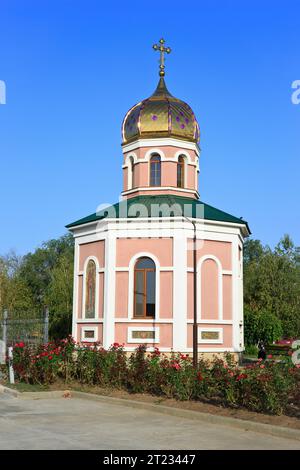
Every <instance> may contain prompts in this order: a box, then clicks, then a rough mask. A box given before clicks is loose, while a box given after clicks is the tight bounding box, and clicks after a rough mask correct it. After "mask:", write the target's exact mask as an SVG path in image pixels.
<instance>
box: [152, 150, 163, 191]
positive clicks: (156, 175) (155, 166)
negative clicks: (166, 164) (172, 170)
mask: <svg viewBox="0 0 300 470" xmlns="http://www.w3.org/2000/svg"><path fill="white" fill-rule="evenodd" d="M150 186H161V159H160V156H159V155H158V154H157V153H155V154H154V155H152V157H151V160H150Z"/></svg>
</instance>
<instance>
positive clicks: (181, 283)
mask: <svg viewBox="0 0 300 470" xmlns="http://www.w3.org/2000/svg"><path fill="white" fill-rule="evenodd" d="M173 263H174V271H173V276H174V277H173V349H174V351H185V350H186V348H187V237H186V235H185V232H184V230H181V231H180V232H178V231H177V233H176V232H175V235H174V238H173Z"/></svg>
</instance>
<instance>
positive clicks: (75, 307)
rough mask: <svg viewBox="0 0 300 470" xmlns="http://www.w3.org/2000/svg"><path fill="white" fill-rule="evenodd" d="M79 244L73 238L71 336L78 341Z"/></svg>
mask: <svg viewBox="0 0 300 470" xmlns="http://www.w3.org/2000/svg"><path fill="white" fill-rule="evenodd" d="M78 271H79V243H78V240H77V239H76V238H75V241H74V277H73V315H72V336H73V338H74V339H75V340H76V341H78V338H77V337H76V335H77V319H78V295H79V276H78Z"/></svg>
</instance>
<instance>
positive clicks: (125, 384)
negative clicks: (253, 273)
mask: <svg viewBox="0 0 300 470" xmlns="http://www.w3.org/2000/svg"><path fill="white" fill-rule="evenodd" d="M13 357H14V362H13V365H14V369H15V372H16V376H17V378H18V379H19V380H21V381H22V382H25V383H31V384H39V385H45V386H46V385H48V384H51V383H53V382H55V380H57V379H64V380H65V381H74V380H76V381H78V382H80V383H81V384H89V385H98V386H101V387H109V388H117V389H124V390H127V391H129V392H131V393H136V392H138V393H152V394H153V395H157V396H162V397H169V398H175V399H177V400H191V399H193V400H206V401H207V400H209V401H211V402H213V403H217V404H222V405H225V406H231V407H241V406H242V407H246V408H248V409H250V410H253V411H258V412H267V413H272V414H280V413H282V412H283V411H284V410H285V408H286V406H287V404H288V399H289V396H290V395H291V394H292V393H294V392H296V391H297V387H298V389H299V385H300V369H299V366H294V365H293V364H292V362H291V360H290V358H287V360H286V361H285V362H281V363H278V362H275V361H273V360H268V361H265V362H263V361H261V360H260V361H257V363H255V364H252V365H250V366H246V367H245V368H240V367H238V366H237V365H236V364H235V362H234V361H233V360H232V357H231V356H230V354H228V355H227V357H226V358H225V360H222V359H220V358H218V357H215V358H214V360H213V361H212V363H209V362H207V361H204V360H202V361H200V362H199V364H198V368H197V369H195V368H194V367H193V364H192V360H191V358H190V357H189V356H188V355H184V354H180V353H176V354H175V353H174V354H171V356H166V355H165V354H162V353H161V352H160V351H159V350H158V348H155V350H154V351H153V352H151V353H150V354H147V352H146V348H145V346H139V347H138V348H137V349H136V350H135V352H134V353H133V354H132V355H131V356H130V357H127V355H126V352H125V351H124V348H123V346H122V345H120V344H117V343H115V344H113V345H112V346H111V348H110V349H109V350H104V349H103V348H101V347H99V345H97V344H94V345H92V346H84V347H83V346H80V345H75V344H74V342H73V340H72V338H71V337H68V338H67V339H66V340H61V341H56V342H51V343H49V344H46V345H43V346H38V347H35V348H33V347H29V346H26V345H25V344H24V343H19V344H17V345H15V348H14V354H13Z"/></svg>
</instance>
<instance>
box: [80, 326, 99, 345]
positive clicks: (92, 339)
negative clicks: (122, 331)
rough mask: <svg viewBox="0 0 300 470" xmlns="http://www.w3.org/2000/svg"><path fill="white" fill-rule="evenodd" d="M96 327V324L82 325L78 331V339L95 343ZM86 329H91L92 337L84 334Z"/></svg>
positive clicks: (96, 339)
mask: <svg viewBox="0 0 300 470" xmlns="http://www.w3.org/2000/svg"><path fill="white" fill-rule="evenodd" d="M97 329H98V328H97V327H96V326H83V327H82V328H81V331H80V340H81V341H83V342H84V343H95V342H96V341H98V338H97ZM87 331H93V332H94V337H93V338H89V337H86V336H85V334H86V332H87Z"/></svg>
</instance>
